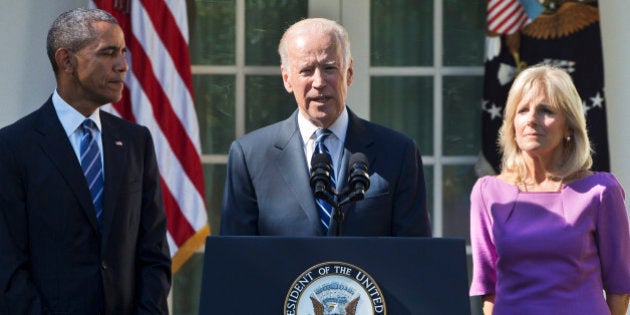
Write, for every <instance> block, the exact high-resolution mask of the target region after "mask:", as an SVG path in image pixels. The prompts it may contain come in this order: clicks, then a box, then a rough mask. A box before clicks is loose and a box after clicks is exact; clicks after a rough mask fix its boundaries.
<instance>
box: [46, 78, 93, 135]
mask: <svg viewBox="0 0 630 315" xmlns="http://www.w3.org/2000/svg"><path fill="white" fill-rule="evenodd" d="M52 103H53V106H54V107H55V111H56V112H57V117H58V118H59V121H61V125H62V126H63V129H64V130H65V131H66V135H67V136H70V135H71V134H73V133H74V132H75V131H76V130H77V128H79V126H81V123H83V121H84V120H85V118H86V117H85V116H83V114H81V113H79V111H77V110H76V109H75V108H74V107H72V106H71V105H70V104H68V102H66V101H64V100H63V99H62V98H61V96H60V95H59V93H58V92H57V89H55V91H54V92H53V96H52ZM87 118H89V119H91V120H92V121H93V122H94V123H95V124H96V127H97V128H98V130H99V131H100V130H102V129H101V116H100V108H98V109H96V110H95V111H94V113H93V114H92V115H90V117H87Z"/></svg>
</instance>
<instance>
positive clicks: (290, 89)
mask: <svg viewBox="0 0 630 315" xmlns="http://www.w3.org/2000/svg"><path fill="white" fill-rule="evenodd" d="M280 70H281V71H282V82H283V83H284V89H285V90H287V92H289V93H293V86H292V85H291V82H289V72H287V69H285V68H284V67H283V66H281V67H280Z"/></svg>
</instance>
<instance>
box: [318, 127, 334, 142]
mask: <svg viewBox="0 0 630 315" xmlns="http://www.w3.org/2000/svg"><path fill="white" fill-rule="evenodd" d="M331 134H332V132H331V131H330V130H328V129H317V131H315V142H316V143H322V142H324V140H326V137H328V136H330V135H331Z"/></svg>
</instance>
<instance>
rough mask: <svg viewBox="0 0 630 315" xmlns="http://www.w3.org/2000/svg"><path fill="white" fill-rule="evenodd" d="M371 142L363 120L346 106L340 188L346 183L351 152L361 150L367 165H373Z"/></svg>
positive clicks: (373, 155)
mask: <svg viewBox="0 0 630 315" xmlns="http://www.w3.org/2000/svg"><path fill="white" fill-rule="evenodd" d="M373 143H374V138H372V134H371V133H370V132H369V131H368V128H367V126H366V125H365V122H364V121H362V120H361V119H360V118H359V117H358V116H357V115H355V114H354V113H353V112H352V111H350V109H349V108H348V131H347V132H346V142H345V143H344V147H343V156H342V162H341V169H340V171H339V173H340V175H341V177H340V178H339V183H340V184H339V186H340V187H339V188H340V189H343V188H345V186H346V184H347V183H346V182H347V181H348V162H349V161H350V156H351V155H352V154H353V153H357V152H362V153H363V154H365V156H367V157H368V159H369V161H368V162H369V165H374V160H375V158H376V154H375V153H376V152H373V150H374V146H372V144H373Z"/></svg>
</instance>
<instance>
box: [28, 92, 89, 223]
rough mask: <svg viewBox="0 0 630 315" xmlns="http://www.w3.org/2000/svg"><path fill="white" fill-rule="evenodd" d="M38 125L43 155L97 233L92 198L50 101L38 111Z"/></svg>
mask: <svg viewBox="0 0 630 315" xmlns="http://www.w3.org/2000/svg"><path fill="white" fill-rule="evenodd" d="M38 120H39V124H38V125H37V126H36V127H35V128H36V130H37V132H38V133H39V134H40V135H41V138H40V139H39V145H40V146H41V148H42V150H43V151H44V152H45V154H46V155H47V156H48V157H49V158H50V159H51V160H52V161H53V163H54V164H55V165H56V167H57V169H58V170H59V173H60V174H61V176H62V177H63V178H64V179H65V181H66V182H67V183H68V186H70V189H72V191H73V193H74V195H75V196H76V197H77V200H78V201H79V204H80V205H81V208H82V209H83V211H85V215H86V217H87V218H88V220H89V221H90V224H91V225H92V227H93V228H94V229H95V230H97V231H98V225H97V222H96V212H95V210H94V204H93V203H92V197H91V195H90V191H89V189H88V186H87V182H86V181H85V176H84V175H83V170H82V169H81V165H80V164H79V161H78V160H77V157H76V155H75V154H74V150H73V149H72V145H70V141H69V140H68V137H67V136H66V133H65V131H64V129H63V126H62V125H61V122H60V121H59V119H58V118H57V112H56V111H55V108H54V107H53V104H52V100H51V99H48V101H47V102H46V103H45V104H44V106H42V108H41V109H40V115H39V118H38Z"/></svg>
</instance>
